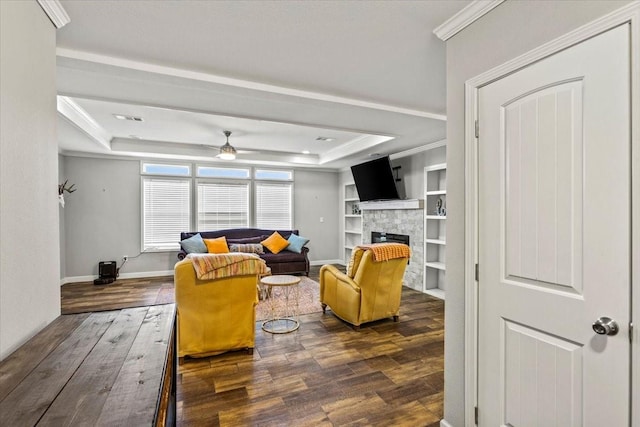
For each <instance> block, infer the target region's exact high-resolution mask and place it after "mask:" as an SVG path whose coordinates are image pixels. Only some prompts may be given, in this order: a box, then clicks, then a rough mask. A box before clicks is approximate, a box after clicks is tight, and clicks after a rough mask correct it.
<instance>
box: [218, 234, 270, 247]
mask: <svg viewBox="0 0 640 427" xmlns="http://www.w3.org/2000/svg"><path fill="white" fill-rule="evenodd" d="M267 237H269V235H268V234H265V235H261V236H255V237H244V238H239V239H227V243H228V244H229V245H235V244H237V245H246V244H250V243H260V242H262V241H263V240H264V239H266V238H267Z"/></svg>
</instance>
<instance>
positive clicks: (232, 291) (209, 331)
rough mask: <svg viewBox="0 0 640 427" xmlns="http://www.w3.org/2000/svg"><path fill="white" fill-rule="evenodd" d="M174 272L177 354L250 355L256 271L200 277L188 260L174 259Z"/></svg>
mask: <svg viewBox="0 0 640 427" xmlns="http://www.w3.org/2000/svg"><path fill="white" fill-rule="evenodd" d="M256 262H262V261H260V260H257V261H256ZM174 273H175V278H174V280H175V297H176V306H177V312H178V321H177V322H178V357H184V356H192V357H206V356H211V355H214V354H219V353H223V352H225V351H229V350H237V349H246V350H247V351H248V352H249V354H252V353H253V348H254V343H255V326H256V324H255V321H256V311H255V306H256V304H257V303H258V292H257V283H258V274H257V273H256V274H245V275H237V276H231V277H223V278H218V279H212V280H200V279H198V278H197V277H196V272H195V270H194V267H193V264H192V262H191V260H190V259H184V260H182V261H180V262H178V263H177V264H176V265H175V267H174Z"/></svg>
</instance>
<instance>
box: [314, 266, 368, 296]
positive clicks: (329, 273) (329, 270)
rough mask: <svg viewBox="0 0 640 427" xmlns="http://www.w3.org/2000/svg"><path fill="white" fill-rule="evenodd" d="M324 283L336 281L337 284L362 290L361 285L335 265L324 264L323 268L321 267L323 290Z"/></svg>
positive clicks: (356, 290) (358, 290) (352, 289)
mask: <svg viewBox="0 0 640 427" xmlns="http://www.w3.org/2000/svg"><path fill="white" fill-rule="evenodd" d="M323 283H325V285H329V284H333V283H335V286H340V287H344V288H346V289H349V290H351V291H354V292H360V287H359V286H358V285H357V284H356V282H354V281H353V279H351V278H350V277H349V276H347V275H346V274H344V273H343V272H342V271H340V270H338V269H337V268H336V267H334V266H333V265H323V266H322V268H320V289H321V292H322V287H323V286H322V284H323Z"/></svg>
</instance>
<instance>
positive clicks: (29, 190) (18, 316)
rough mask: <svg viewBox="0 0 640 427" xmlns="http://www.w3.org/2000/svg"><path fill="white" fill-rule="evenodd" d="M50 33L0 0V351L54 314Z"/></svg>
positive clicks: (32, 10) (37, 16) (44, 23)
mask: <svg viewBox="0 0 640 427" xmlns="http://www.w3.org/2000/svg"><path fill="white" fill-rule="evenodd" d="M55 54H56V34H55V28H54V26H53V25H52V24H51V22H50V21H49V18H48V17H47V16H46V15H45V13H44V12H43V11H42V9H41V8H40V6H39V5H38V3H36V2H35V1H24V2H6V1H2V2H0V93H1V94H2V96H1V97H0V186H1V191H0V218H1V220H0V359H4V358H5V357H6V356H8V355H9V354H10V353H11V352H12V351H13V350H15V349H16V348H17V347H18V346H20V345H21V344H23V343H24V342H25V341H27V340H28V339H29V338H30V337H31V336H33V335H34V334H35V333H37V332H38V331H39V330H40V329H42V328H43V327H44V326H46V325H47V324H48V323H50V322H51V321H52V320H53V319H55V318H56V317H57V316H59V315H60V285H59V284H60V279H59V278H60V264H59V257H60V250H59V249H60V248H59V245H58V238H59V237H58V201H57V197H58V195H57V181H58V156H57V141H56V82H55V65H56V57H55Z"/></svg>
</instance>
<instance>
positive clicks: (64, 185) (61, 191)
mask: <svg viewBox="0 0 640 427" xmlns="http://www.w3.org/2000/svg"><path fill="white" fill-rule="evenodd" d="M68 182H69V180H68V179H67V180H65V182H63V183H62V184H58V195H59V196H62V195H63V194H64V192H65V191H66V192H67V193H73V192H74V191H76V189H75V188H73V187H75V186H76V185H75V184H71V185H70V186H69V187H67V183H68Z"/></svg>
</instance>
